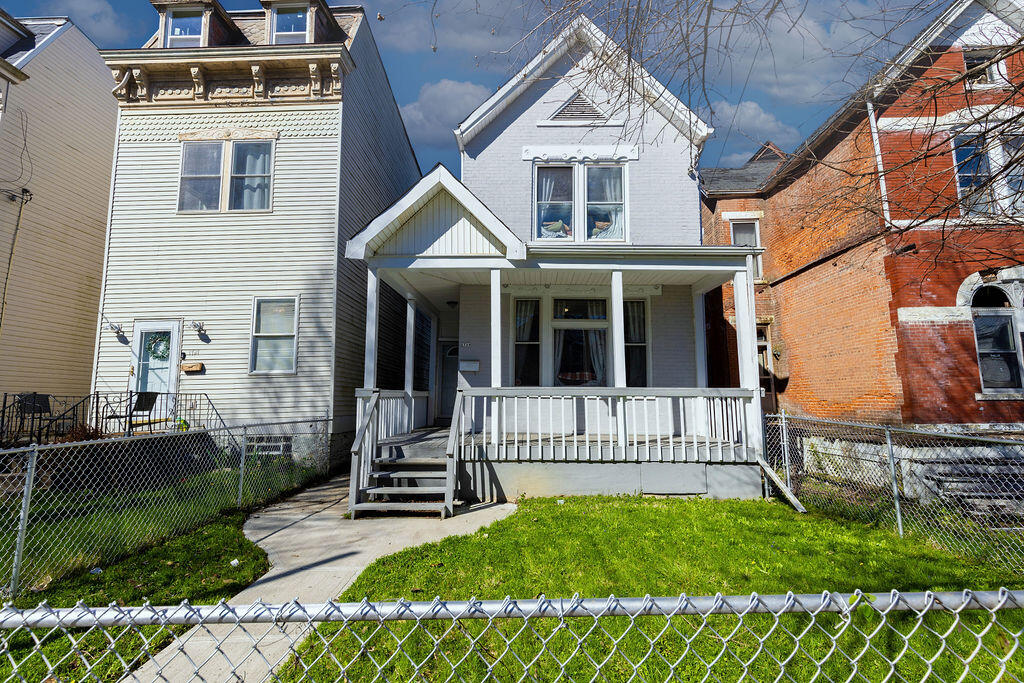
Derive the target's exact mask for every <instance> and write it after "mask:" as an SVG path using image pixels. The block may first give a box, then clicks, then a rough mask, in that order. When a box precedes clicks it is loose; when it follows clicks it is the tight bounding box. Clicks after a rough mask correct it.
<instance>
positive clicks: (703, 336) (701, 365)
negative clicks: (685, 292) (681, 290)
mask: <svg viewBox="0 0 1024 683" xmlns="http://www.w3.org/2000/svg"><path fill="white" fill-rule="evenodd" d="M707 334H708V330H707V321H706V320H705V318H704V293H703V292H698V291H696V290H695V291H694V292H693V355H694V358H693V360H694V367H695V368H696V369H697V386H698V387H700V388H705V387H707V385H708V346H707V342H708V337H707Z"/></svg>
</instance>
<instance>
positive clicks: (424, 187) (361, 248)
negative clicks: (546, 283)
mask: <svg viewBox="0 0 1024 683" xmlns="http://www.w3.org/2000/svg"><path fill="white" fill-rule="evenodd" d="M442 188H443V189H444V190H446V191H447V192H448V193H449V194H450V195H451V196H452V197H454V198H455V200H456V201H458V202H459V203H460V204H462V206H464V207H465V208H466V210H467V211H469V212H470V213H471V214H473V216H474V217H475V218H476V219H477V220H479V221H480V223H481V224H482V225H483V226H484V227H485V228H486V229H487V230H488V231H489V232H490V233H491V234H492V235H494V237H495V238H496V239H497V240H498V241H499V242H501V243H502V245H504V247H505V256H506V258H508V259H509V260H513V261H514V260H521V259H524V258H526V245H525V244H523V242H522V240H520V239H519V238H518V237H516V236H515V233H513V232H512V231H511V230H509V228H508V226H507V225H505V224H504V223H503V222H502V221H501V219H500V218H498V217H497V216H495V215H494V213H493V212H492V211H491V210H490V209H488V208H487V206H486V205H485V204H484V203H483V202H482V201H480V200H479V199H477V197H476V195H474V194H473V193H472V192H470V191H469V188H467V187H466V186H465V185H463V184H462V183H461V182H459V181H458V180H457V179H456V178H455V176H453V175H452V174H451V172H450V171H449V170H448V169H447V168H445V167H444V166H441V165H440V164H439V165H438V166H436V167H435V168H434V170H432V171H431V172H430V173H428V174H427V175H425V176H423V177H422V178H420V180H419V181H418V182H417V183H416V184H415V185H413V186H412V188H411V189H410V190H409V191H408V192H406V193H405V194H404V195H403V196H402V197H401V198H400V199H399V200H398V201H396V202H395V203H394V204H392V205H391V206H390V207H389V208H388V209H387V210H386V211H384V213H382V214H380V215H379V216H377V217H376V218H374V219H373V220H372V221H371V222H370V224H369V225H367V226H366V227H365V228H364V229H363V230H362V231H361V232H359V234H357V235H356V236H355V237H353V238H352V239H350V240H349V241H348V242H347V243H346V244H345V257H346V258H350V259H366V258H369V257H370V256H373V253H367V251H368V249H367V247H368V245H369V243H370V242H371V241H372V240H373V239H374V238H376V237H378V236H380V235H382V234H388V235H390V234H393V233H394V232H396V231H397V230H399V229H401V227H402V225H403V224H404V223H405V222H406V221H407V220H409V218H411V217H412V216H413V215H414V214H415V213H416V211H418V210H419V209H420V207H422V206H423V205H424V204H425V201H423V200H425V199H428V198H430V197H433V196H434V195H435V194H437V193H438V192H439V191H440V190H441V189H442Z"/></svg>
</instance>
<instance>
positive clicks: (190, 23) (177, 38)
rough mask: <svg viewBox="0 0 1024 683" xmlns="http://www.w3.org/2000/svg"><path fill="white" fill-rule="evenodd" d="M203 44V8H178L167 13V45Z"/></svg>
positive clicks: (190, 45)
mask: <svg viewBox="0 0 1024 683" xmlns="http://www.w3.org/2000/svg"><path fill="white" fill-rule="evenodd" d="M202 44H203V11H202V10H198V9H195V10H176V11H174V12H169V13H168V14H167V39H166V41H165V46H166V47H201V46H202Z"/></svg>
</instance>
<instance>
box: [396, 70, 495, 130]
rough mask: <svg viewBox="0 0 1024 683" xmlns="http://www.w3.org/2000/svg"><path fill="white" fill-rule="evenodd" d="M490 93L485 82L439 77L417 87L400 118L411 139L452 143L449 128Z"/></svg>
mask: <svg viewBox="0 0 1024 683" xmlns="http://www.w3.org/2000/svg"><path fill="white" fill-rule="evenodd" d="M490 95H491V90H490V88H487V87H486V86H483V85H478V84H476V83H472V82H470V81H453V80H450V79H447V78H442V79H441V80H440V81H437V82H436V83H427V84H426V85H424V86H423V87H422V88H420V94H419V97H418V98H417V99H416V101H415V102H411V103H409V104H407V105H405V106H404V107H402V118H403V119H404V120H405V127H406V129H407V130H408V131H409V135H410V137H412V139H413V142H416V143H419V144H424V145H428V146H431V147H442V146H444V145H450V144H454V137H453V136H452V129H453V128H455V126H457V125H458V124H459V123H460V122H461V121H462V119H463V118H465V116H466V115H467V114H469V113H470V112H471V111H473V110H474V109H475V108H476V107H477V106H479V105H480V103H481V102H483V101H484V100H485V99H487V98H488V97H489V96H490Z"/></svg>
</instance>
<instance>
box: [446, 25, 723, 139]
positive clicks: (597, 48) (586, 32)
mask: <svg viewBox="0 0 1024 683" xmlns="http://www.w3.org/2000/svg"><path fill="white" fill-rule="evenodd" d="M578 44H582V45H585V46H586V47H587V48H589V49H590V50H591V51H592V52H594V54H595V55H598V56H599V57H600V58H601V60H602V62H603V64H604V66H605V67H607V68H608V69H610V70H611V71H612V72H614V73H615V75H616V76H618V77H619V78H621V79H622V80H623V82H625V83H628V84H629V85H630V86H631V87H632V88H633V89H634V90H635V91H636V92H637V94H638V95H640V97H642V98H643V101H644V102H646V103H648V104H649V105H650V106H651V107H652V108H653V109H654V110H655V111H657V112H658V113H659V114H661V115H662V116H663V117H665V119H666V120H667V121H668V122H669V124H671V125H672V126H673V127H674V128H676V130H678V131H679V132H680V133H682V134H683V135H685V136H686V137H687V138H688V139H689V140H690V141H691V142H692V143H693V144H694V145H700V144H703V142H704V141H705V140H706V139H707V138H708V136H709V135H711V133H712V132H713V130H714V129H712V128H711V127H710V126H708V125H707V124H706V123H704V121H702V120H701V119H700V117H698V116H697V115H696V114H694V113H693V112H692V111H691V110H690V109H689V108H688V107H687V106H686V105H684V104H683V103H682V102H681V101H679V98H678V97H676V96H675V95H673V94H672V93H671V92H670V91H669V90H668V88H666V87H665V86H664V85H662V84H661V83H660V82H659V81H658V80H657V79H656V78H654V77H653V76H652V75H651V74H650V73H648V72H647V70H646V69H644V68H643V67H641V66H640V65H639V64H637V63H636V62H635V61H633V60H631V59H629V55H627V54H626V52H625V50H623V49H622V47H621V46H619V45H618V44H617V43H616V42H615V41H613V40H612V39H611V38H609V37H608V36H607V35H606V34H605V33H604V31H602V30H601V29H599V28H598V27H597V26H596V25H595V24H594V22H592V21H590V19H588V18H587V17H586V16H584V15H582V14H581V15H579V16H577V17H576V18H575V19H574V20H573V21H572V22H571V23H570V24H569V25H568V26H567V27H566V28H565V30H563V31H562V32H561V33H560V34H559V35H558V36H557V37H556V38H555V39H554V40H552V41H551V42H550V43H548V44H547V45H546V46H545V47H544V48H543V49H542V50H541V51H540V52H539V53H538V54H537V56H536V57H534V58H533V59H532V60H530V62H529V63H528V64H527V65H526V66H525V67H523V68H522V70H520V71H519V73H517V74H516V75H515V76H513V77H512V78H511V79H510V80H509V81H508V82H507V83H505V85H503V86H501V88H499V89H498V91H497V92H496V93H494V94H493V95H491V96H490V97H489V98H488V99H487V100H486V101H485V102H484V103H483V104H481V105H480V106H479V107H477V108H476V110H475V111H474V112H473V113H472V114H470V115H469V116H468V117H466V119H465V120H464V121H463V122H462V123H460V124H459V127H458V128H456V129H455V139H456V141H457V142H458V144H459V150H460V151H463V150H465V146H466V144H467V143H468V142H469V141H470V140H472V139H473V137H475V136H476V135H477V134H478V133H479V132H480V131H482V130H483V129H484V128H486V127H487V125H488V124H490V123H491V122H492V121H494V120H495V119H496V118H497V117H498V115H499V114H501V112H503V111H505V109H507V108H508V106H509V105H510V104H512V102H514V101H515V100H516V98H517V97H519V96H520V95H522V94H523V93H524V92H525V91H526V90H527V88H529V87H530V86H531V85H532V84H533V83H534V82H535V81H536V80H537V79H539V78H541V77H542V76H543V75H544V74H545V72H547V70H548V69H549V68H550V67H551V66H552V65H554V64H555V63H556V62H557V61H558V60H560V59H561V58H562V57H564V56H565V55H566V53H568V52H569V50H570V49H571V48H572V47H573V46H575V45H578Z"/></svg>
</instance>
